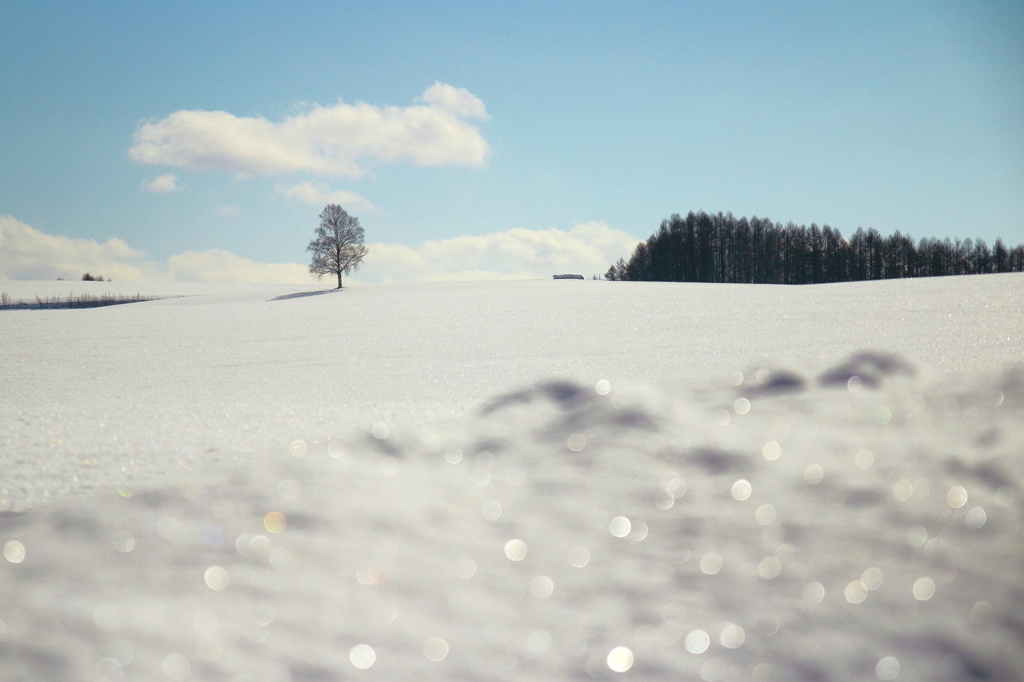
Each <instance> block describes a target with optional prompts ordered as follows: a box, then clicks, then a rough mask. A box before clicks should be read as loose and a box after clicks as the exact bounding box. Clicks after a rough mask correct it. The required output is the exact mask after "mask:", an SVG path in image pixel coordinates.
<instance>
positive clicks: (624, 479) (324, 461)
mask: <svg viewBox="0 0 1024 682" xmlns="http://www.w3.org/2000/svg"><path fill="white" fill-rule="evenodd" d="M805 291H806V290H805ZM787 295H788V294H787ZM799 295H803V294H799ZM318 298H334V297H318ZM352 300H357V299H355V298H353V299H352ZM182 301H185V302H186V303H182V302H181V301H179V302H177V303H173V305H176V306H181V305H185V304H187V299H182ZM132 305H138V306H150V308H149V309H152V308H153V306H154V304H148V303H147V304H132ZM156 305H159V304H156ZM125 308H126V307H125ZM145 310H147V308H138V309H136V311H145ZM69 312H75V313H78V312H79V311H69ZM82 312H83V313H85V314H89V313H88V312H86V311H82ZM18 314H19V315H51V316H54V317H49V318H18V320H19V324H22V321H25V320H27V321H28V322H24V324H26V325H28V324H30V323H32V324H34V323H36V322H37V321H38V320H44V321H45V320H68V319H72V318H60V317H55V316H56V315H61V314H62V313H59V312H56V313H49V312H35V313H24V312H23V313H18ZM64 314H67V313H64ZM103 314H104V315H106V316H107V317H93V318H83V317H79V318H74V319H79V320H82V319H87V320H96V319H102V320H108V321H110V320H118V319H125V320H128V319H137V318H132V317H122V318H119V317H117V316H118V315H135V316H138V315H142V314H143V312H134V313H132V312H129V313H125V312H120V313H118V312H117V311H113V312H105V313H103ZM11 319H14V318H9V317H5V318H4V322H5V324H6V323H7V322H8V320H11ZM819 324H820V322H819ZM1014 324H1019V320H1017V321H1015V322H1014ZM364 331H365V329H364ZM3 333H4V335H5V339H7V341H6V345H5V353H6V354H7V356H6V357H7V360H6V362H9V366H10V367H11V369H12V371H15V372H18V373H20V375H19V376H27V375H28V374H29V373H31V372H33V371H36V372H39V377H40V379H39V382H40V383H39V385H33V386H23V387H22V388H23V390H24V391H25V393H26V394H27V395H23V396H22V397H21V398H19V399H18V400H14V399H11V398H8V399H7V402H6V403H5V405H4V410H5V411H4V413H3V414H4V415H5V424H4V428H5V433H6V435H5V441H6V442H5V441H3V440H0V445H3V450H2V451H0V454H2V457H3V464H4V469H5V471H4V473H3V477H2V478H0V483H2V485H3V488H2V491H0V492H2V494H3V498H2V502H3V505H4V508H5V509H6V511H2V512H0V545H2V547H3V554H4V558H3V559H0V679H3V680H90V681H91V680H114V681H117V680H154V681H155V680H168V679H170V680H224V681H231V682H256V681H261V682H278V681H282V682H283V681H286V680H293V681H295V682H299V681H305V680H309V681H314V680H349V679H363V678H366V679H371V678H373V679H394V680H480V679H492V680H556V679H577V680H589V679H643V680H679V679H684V680H691V679H692V680H700V679H703V680H707V681H708V682H716V681H718V680H722V681H725V680H870V679H881V680H891V679H897V680H970V679H990V680H1019V679H1021V677H1022V675H1024V642H1022V639H1021V633H1022V632H1024V591H1022V590H1024V576H1022V573H1021V570H1022V563H1021V562H1022V561H1024V543H1022V542H1021V536H1020V534H1019V524H1020V517H1021V513H1022V510H1024V505H1022V502H1024V501H1022V494H1024V488H1022V484H1024V458H1022V456H1021V455H1022V453H1024V374H1022V373H1021V372H1020V371H1019V370H1013V369H1008V370H1002V371H995V370H993V371H984V372H981V371H978V372H972V373H968V374H963V373H961V374H958V375H955V376H953V375H927V373H924V372H922V369H921V368H920V367H917V366H915V363H912V362H910V361H909V360H907V359H906V358H905V357H901V356H895V355H887V354H882V353H874V352H866V353H860V354H851V355H847V356H846V357H845V358H842V359H836V360H835V361H833V362H832V363H831V364H830V365H829V366H826V367H824V368H821V367H817V366H814V367H812V366H811V365H813V364H814V363H811V362H808V363H803V364H801V363H789V364H786V365H773V366H769V367H758V366H756V365H755V366H752V367H747V366H743V367H744V369H743V370H741V371H733V372H731V373H729V374H727V375H726V378H725V379H724V380H722V381H719V382H712V381H705V382H703V383H698V385H697V386H696V388H691V389H689V390H688V391H686V392H683V391H680V390H669V389H668V388H666V386H665V385H664V384H660V385H659V384H657V383H656V382H646V383H643V382H641V383H638V384H634V385H632V386H631V387H620V386H619V383H620V382H618V381H609V380H600V381H595V382H594V383H588V384H587V385H582V384H581V383H579V382H578V381H572V380H561V381H559V380H552V379H533V378H532V377H527V378H530V381H529V382H527V384H526V385H525V386H521V387H520V389H518V390H505V391H499V392H496V393H495V394H494V395H493V396H492V397H491V398H490V399H488V400H486V401H483V403H482V404H481V405H480V406H478V407H474V408H471V409H467V410H465V411H464V412H462V413H461V415H458V414H457V415H455V416H452V415H451V413H450V411H448V410H449V406H447V405H441V406H440V407H439V412H441V413H444V414H445V415H446V417H445V419H443V420H442V419H439V418H437V415H426V416H422V418H417V417H416V415H415V414H412V413H413V412H414V410H412V409H411V408H410V409H409V410H408V412H407V413H405V414H403V416H402V418H401V419H396V418H392V417H388V416H387V415H386V414H382V413H381V412H380V411H379V410H378V411H377V412H374V411H373V410H370V409H369V408H365V409H364V410H363V411H362V412H357V411H356V410H355V408H351V409H349V410H348V411H341V412H337V413H334V412H331V410H330V409H327V410H325V409H324V408H322V407H309V406H293V409H290V410H288V409H271V408H270V407H269V406H268V405H269V404H272V401H273V396H272V395H268V397H267V399H266V403H265V404H263V405H262V406H260V405H256V406H253V405H249V406H244V405H240V406H237V409H236V408H231V412H230V413H229V412H228V408H223V407H218V406H208V408H207V411H206V412H205V413H203V412H201V411H200V408H196V407H194V406H193V408H192V410H191V411H190V410H189V409H187V408H179V407H175V406H174V405H173V404H169V405H159V404H155V403H152V402H150V403H145V404H133V403H132V402H131V401H130V400H128V399H125V398H123V397H122V398H117V397H116V395H109V394H108V395H107V397H106V398H104V400H103V401H102V402H103V403H104V404H99V405H95V406H88V405H85V406H78V407H76V408H68V407H67V406H66V404H64V405H62V404H59V403H60V401H59V400H57V399H56V398H54V399H53V401H52V405H51V407H50V409H49V410H47V409H46V405H47V400H48V399H47V395H46V391H47V390H48V388H47V387H48V386H52V384H51V383H47V382H52V381H57V380H56V379H51V378H47V377H48V376H49V375H48V374H45V373H43V372H42V370H40V369H39V367H36V368H35V369H33V367H32V366H31V365H32V362H33V361H32V360H31V357H30V353H29V351H28V350H27V346H26V345H24V344H22V345H19V344H20V343H21V342H20V341H18V340H17V339H15V341H10V339H11V338H13V337H16V336H17V330H14V331H12V328H10V327H8V328H7V329H6V330H5V331H4V332H3ZM465 333H469V334H472V333H474V332H473V330H469V331H467V332H465ZM112 335H113V336H114V337H118V335H120V338H122V339H126V340H122V341H118V340H116V338H115V341H114V343H123V344H124V346H125V347H135V346H134V344H139V343H140V341H139V339H138V337H137V336H133V333H132V332H131V331H127V332H126V331H125V330H123V329H120V330H119V329H117V328H116V327H115V328H113V331H112ZM30 336H31V335H29V336H28V337H26V338H30ZM257 341H258V340H253V342H254V343H255V342H257ZM311 342H312V341H310V340H309V339H308V338H302V339H300V343H303V344H306V343H311ZM141 345H142V346H143V347H144V346H145V344H141ZM637 352H638V354H640V352H641V351H640V350H639V346H638V351H637ZM644 352H648V351H644ZM18 353H21V355H18ZM211 357H219V356H217V355H216V354H215V353H212V355H211ZM153 361H154V362H155V361H156V359H155V358H154V359H153ZM175 361H177V360H175ZM198 362H200V363H201V362H203V361H198ZM72 364H73V363H71V362H69V363H67V365H68V371H69V372H74V371H87V370H81V369H76V368H73V367H71V365H72ZM210 367H211V368H212V367H213V366H212V364H211V365H210ZM255 367H256V364H255V363H253V364H252V366H251V368H252V371H254V372H255V371H257V370H256V369H255ZM288 367H289V366H287V365H286V366H285V368H284V369H278V370H276V371H277V372H278V375H283V374H285V373H287V371H289V370H288ZM290 367H291V368H292V370H294V371H300V370H299V369H297V365H294V364H293V365H290ZM503 367H504V369H505V370H507V369H508V365H507V364H506V365H505V366H503ZM209 371H210V372H211V374H214V375H215V372H216V370H215V368H212V369H209ZM402 371H404V372H406V373H407V375H411V374H413V373H414V372H415V371H416V369H415V367H412V368H406V369H403V370H402ZM475 376H476V377H477V378H478V379H480V380H481V381H485V380H486V373H485V372H483V371H477V372H476V374H475ZM965 377H966V378H965ZM121 378H122V380H123V382H124V383H123V385H122V386H121V388H120V389H118V388H114V389H109V391H110V392H111V393H114V394H116V392H117V391H118V390H123V391H125V392H127V393H133V392H145V391H156V390H157V389H154V388H152V387H147V386H146V385H145V381H144V380H143V379H140V378H139V377H138V376H132V375H131V374H130V373H129V374H126V375H123V376H122V377H121ZM504 381H506V383H509V381H508V380H504ZM161 386H162V387H163V389H164V390H167V391H169V392H174V391H181V390H183V389H182V388H181V386H177V385H175V384H174V383H173V381H171V380H169V379H165V381H164V382H163V384H161ZM157 388H160V386H158V387H157ZM204 390H212V389H204ZM218 390H220V389H218ZM19 400H20V401H21V402H18V401H19ZM61 411H63V413H64V414H65V415H66V416H65V417H60V416H58V413H59V412H61ZM108 412H109V414H108ZM67 415H70V416H67ZM83 415H84V416H83ZM47 434H49V435H47ZM72 440H73V446H72V445H70V444H65V441H72ZM47 452H49V453H50V455H48V456H44V455H45V453H47ZM136 458H137V459H136ZM69 476H73V477H74V481H73V485H72V483H69V482H67V481H66V479H67V478H68V477H69ZM44 493H46V494H44ZM48 500H49V501H50V502H49V503H48V504H43V503H44V502H46V501H48Z"/></svg>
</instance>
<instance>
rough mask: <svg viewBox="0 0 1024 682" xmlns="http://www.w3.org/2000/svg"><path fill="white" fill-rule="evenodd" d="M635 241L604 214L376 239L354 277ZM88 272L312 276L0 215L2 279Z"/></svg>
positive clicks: (479, 275) (534, 268)
mask: <svg viewBox="0 0 1024 682" xmlns="http://www.w3.org/2000/svg"><path fill="white" fill-rule="evenodd" d="M636 243H637V239H636V238H635V237H633V236H632V235H630V234H629V233H627V232H624V231H622V230H616V229H614V228H611V227H609V226H607V225H605V224H604V223H599V222H590V223H581V224H579V225H576V226H575V227H573V228H572V229H570V230H558V229H555V228H551V229H546V230H526V229H522V228H516V229H512V230H507V231H504V232H493V233H491V234H486V235H482V236H465V237H453V238H451V239H441V240H436V241H428V242H424V243H423V244H420V245H419V246H418V247H415V248H414V247H409V246H404V245H401V244H384V243H375V244H368V247H369V250H370V252H369V255H368V256H367V257H366V261H365V262H364V264H363V267H362V269H361V270H360V271H359V273H358V275H357V278H356V277H353V278H349V281H360V282H400V281H437V280H494V279H527V278H534V277H543V278H548V277H550V276H551V275H553V274H560V273H566V272H571V273H578V274H581V275H583V276H585V277H589V276H590V275H592V274H595V273H596V274H600V273H603V272H604V271H605V270H607V269H608V266H609V265H610V264H611V263H614V262H615V261H616V260H618V259H619V258H620V257H628V256H629V254H630V253H631V252H632V250H633V248H634V247H635V246H636ZM84 272H91V273H93V274H102V275H104V276H106V277H113V278H114V279H115V280H117V281H122V282H125V281H177V282H264V283H282V284H283V283H302V284H309V283H311V282H312V281H313V280H312V279H311V277H310V275H309V272H308V270H307V266H306V265H304V264H300V263H261V262H259V261H254V260H252V259H250V258H245V257H243V256H239V255H237V254H234V253H231V252H230V251H225V250H223V249H210V250H208V251H185V252H184V253H179V254H176V255H173V256H171V257H170V258H168V259H167V261H165V262H158V261H155V260H153V259H151V258H149V257H148V255H147V254H146V253H145V252H144V251H139V250H137V249H133V248H131V247H129V246H128V245H127V244H125V243H124V242H123V241H121V240H120V239H111V240H108V241H107V242H104V243H100V242H97V241H94V240H91V239H70V238H68V237H61V236H57V235H51V234H46V233H45V232H41V231H39V230H36V229H34V228H32V227H31V226H29V225H26V224H25V223H22V222H19V221H18V220H16V219H14V218H13V217H12V216H0V280H4V279H42V280H46V279H51V280H52V279H56V278H57V277H63V278H65V279H77V278H79V277H81V276H82V273H84Z"/></svg>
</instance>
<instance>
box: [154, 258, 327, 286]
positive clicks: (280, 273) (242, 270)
mask: <svg viewBox="0 0 1024 682" xmlns="http://www.w3.org/2000/svg"><path fill="white" fill-rule="evenodd" d="M167 273H168V279H170V280H172V281H174V282H252V283H266V284H289V283H302V284H309V283H310V282H312V281H313V280H312V276H311V275H310V274H309V270H308V268H307V267H306V266H305V265H299V264H298V263H260V262H259V261H254V260H251V259H249V258H243V257H242V256H238V255H236V254H233V253H231V252H230V251H225V250H224V249H210V250H209V251H185V252H184V253H179V254H176V255H174V256H171V257H170V258H169V259H167Z"/></svg>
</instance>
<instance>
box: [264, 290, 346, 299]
mask: <svg viewBox="0 0 1024 682" xmlns="http://www.w3.org/2000/svg"><path fill="white" fill-rule="evenodd" d="M336 291H344V290H343V289H324V290H323V291H300V292H298V293H295V294H283V295H281V296H275V297H274V298H272V299H270V300H271V301H287V300H289V299H292V298H306V297H307V296H321V295H323V294H333V293H334V292H336Z"/></svg>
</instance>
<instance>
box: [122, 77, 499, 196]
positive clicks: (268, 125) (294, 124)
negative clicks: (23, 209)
mask: <svg viewBox="0 0 1024 682" xmlns="http://www.w3.org/2000/svg"><path fill="white" fill-rule="evenodd" d="M419 101H420V102H422V103H421V104H413V105H410V106H407V107H396V106H385V107H377V106H372V105H370V104H366V103H365V102H358V103H356V104H345V103H344V102H338V103H337V104H335V105H333V106H329V107H322V106H316V107H314V108H313V109H312V110H311V111H309V112H307V113H305V114H301V115H296V116H289V117H287V118H285V119H284V120H283V121H281V122H280V123H274V122H272V121H268V120H267V119H265V118H262V117H255V118H253V117H240V116H235V115H234V114H230V113H228V112H226V111H201V110H200V111H187V110H183V111H177V112H175V113H173V114H171V115H170V116H168V117H166V118H163V119H160V120H158V121H152V122H149V123H145V124H143V125H142V126H141V127H139V129H138V130H136V131H135V134H134V135H133V137H132V145H131V148H130V149H129V150H128V153H129V155H130V156H131V158H132V159H134V160H136V161H139V162H142V163H153V164H162V165H166V166H178V167H183V168H197V169H217V170H223V171H228V172H233V173H239V174H243V175H272V174H277V173H290V172H307V173H315V174H319V175H332V176H358V175H361V174H362V173H363V169H362V167H361V166H360V165H359V163H358V162H359V161H360V160H367V161H370V162H376V163H394V162H398V161H411V162H413V163H415V164H418V165H421V166H439V165H447V164H454V165H464V166H480V165H482V164H483V163H484V161H485V160H486V158H487V156H488V154H489V152H490V148H489V147H488V145H487V141H486V140H484V138H483V136H482V135H481V133H480V130H479V129H478V128H476V127H474V126H472V125H470V124H468V123H467V122H466V121H465V120H463V119H466V118H478V119H484V118H487V110H486V108H485V107H484V104H483V102H481V101H480V100H479V99H478V98H477V97H476V96H474V95H473V94H472V93H470V92H469V91H468V90H466V89H465V88H455V87H453V86H451V85H447V84H445V83H434V84H433V85H431V86H430V87H429V88H427V89H426V90H425V91H424V92H423V95H422V96H421V97H420V98H419Z"/></svg>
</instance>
